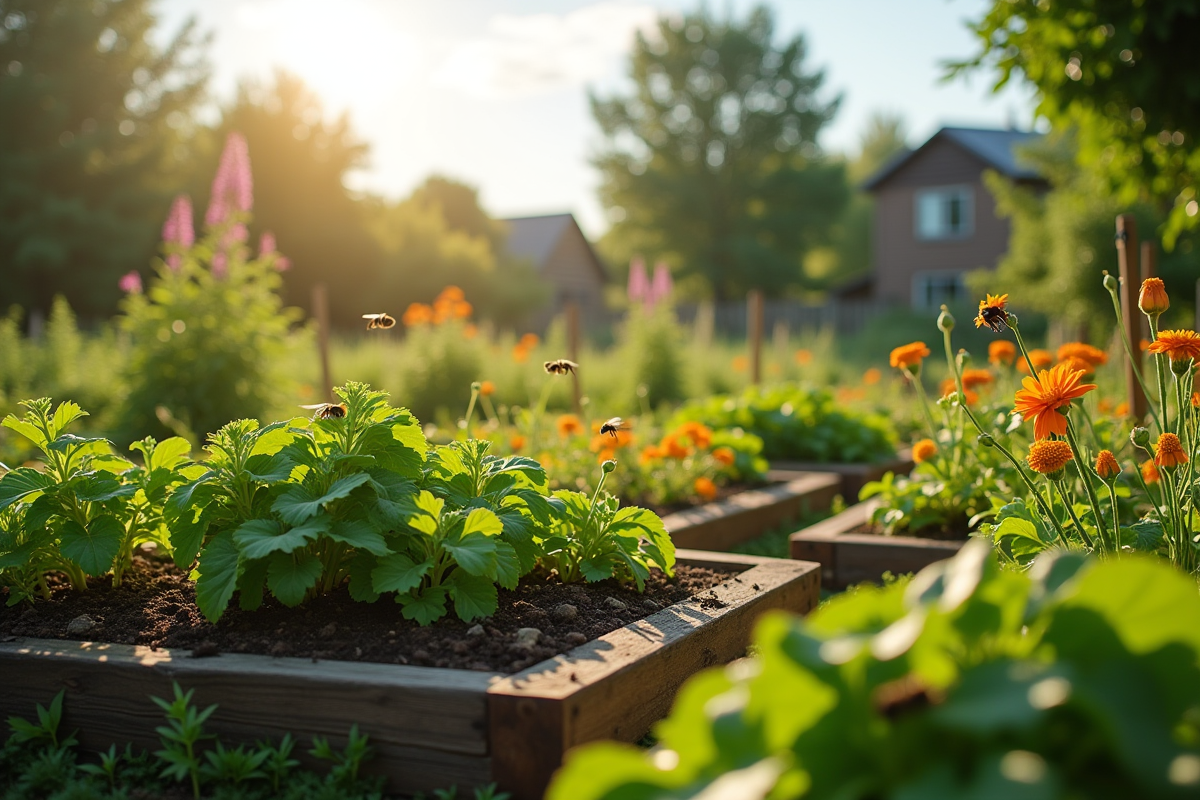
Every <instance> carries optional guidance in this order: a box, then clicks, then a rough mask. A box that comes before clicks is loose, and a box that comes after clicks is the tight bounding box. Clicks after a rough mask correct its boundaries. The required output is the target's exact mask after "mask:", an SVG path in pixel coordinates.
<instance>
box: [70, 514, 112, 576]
mask: <svg viewBox="0 0 1200 800" xmlns="http://www.w3.org/2000/svg"><path fill="white" fill-rule="evenodd" d="M124 541H125V527H124V526H123V525H122V524H121V523H120V522H118V521H117V518H116V517H113V516H110V515H108V514H102V515H100V516H98V517H96V518H95V519H93V520H91V521H90V522H88V524H87V527H86V528H84V527H83V526H82V525H80V524H79V523H78V522H76V521H75V520H67V521H66V522H65V523H63V526H62V527H61V528H60V529H59V549H60V550H61V552H62V554H63V555H64V556H66V557H67V558H69V559H71V561H73V562H75V563H76V564H78V565H79V568H80V569H82V570H83V571H84V572H86V573H87V574H89V575H103V574H104V573H106V572H108V570H109V569H110V568H111V567H112V563H113V559H114V558H116V557H117V553H119V552H120V551H121V544H122V543H123V542H124Z"/></svg>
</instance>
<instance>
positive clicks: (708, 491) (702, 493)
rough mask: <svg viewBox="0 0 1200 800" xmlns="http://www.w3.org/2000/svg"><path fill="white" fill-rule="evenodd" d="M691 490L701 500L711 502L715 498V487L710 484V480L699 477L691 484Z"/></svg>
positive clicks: (713, 484)
mask: <svg viewBox="0 0 1200 800" xmlns="http://www.w3.org/2000/svg"><path fill="white" fill-rule="evenodd" d="M692 488H693V489H695V491H696V494H697V495H698V496H699V497H700V498H701V499H702V500H705V501H707V500H712V499H713V498H715V497H716V496H717V485H716V484H715V483H713V482H712V479H711V478H706V477H704V476H703V475H701V476H700V477H699V478H696V480H695V481H694V482H693V483H692Z"/></svg>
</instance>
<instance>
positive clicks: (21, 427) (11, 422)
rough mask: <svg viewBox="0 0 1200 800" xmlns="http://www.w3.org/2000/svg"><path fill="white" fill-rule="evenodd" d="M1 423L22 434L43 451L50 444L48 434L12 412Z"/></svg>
mask: <svg viewBox="0 0 1200 800" xmlns="http://www.w3.org/2000/svg"><path fill="white" fill-rule="evenodd" d="M0 425H3V426H4V427H6V428H8V429H9V430H13V431H16V432H17V433H19V434H21V435H22V436H24V437H25V438H26V439H28V440H29V441H31V442H33V443H34V444H35V445H37V446H38V447H39V448H40V449H42V450H43V451H44V450H45V449H46V445H47V444H48V442H47V440H46V435H45V434H44V433H42V431H41V429H40V428H38V427H37V426H36V425H34V424H33V423H30V422H26V421H25V420H23V419H17V418H16V417H14V416H13V415H12V414H9V415H8V416H7V417H5V418H4V421H3V422H0Z"/></svg>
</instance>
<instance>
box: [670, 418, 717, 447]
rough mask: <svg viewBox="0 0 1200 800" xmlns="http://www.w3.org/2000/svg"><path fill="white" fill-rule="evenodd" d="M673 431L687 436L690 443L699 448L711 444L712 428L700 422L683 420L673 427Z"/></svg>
mask: <svg viewBox="0 0 1200 800" xmlns="http://www.w3.org/2000/svg"><path fill="white" fill-rule="evenodd" d="M675 433H676V435H683V436H686V437H688V438H689V439H691V440H692V444H694V445H696V447H699V448H706V447H708V446H709V445H710V444H712V429H711V428H709V427H708V426H706V425H705V424H704V423H702V422H695V421H692V422H685V423H683V424H682V425H680V426H679V427H678V428H676V429H675Z"/></svg>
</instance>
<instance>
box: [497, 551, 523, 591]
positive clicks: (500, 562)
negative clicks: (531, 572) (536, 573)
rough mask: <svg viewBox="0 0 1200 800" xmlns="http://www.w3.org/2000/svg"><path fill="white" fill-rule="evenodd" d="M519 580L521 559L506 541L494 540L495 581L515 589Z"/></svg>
mask: <svg viewBox="0 0 1200 800" xmlns="http://www.w3.org/2000/svg"><path fill="white" fill-rule="evenodd" d="M520 581H521V560H520V558H518V556H517V551H516V550H515V549H514V548H513V546H512V545H510V544H508V543H507V542H496V583H498V584H500V585H501V586H503V587H504V588H505V589H515V588H517V584H518V583H519V582H520Z"/></svg>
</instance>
